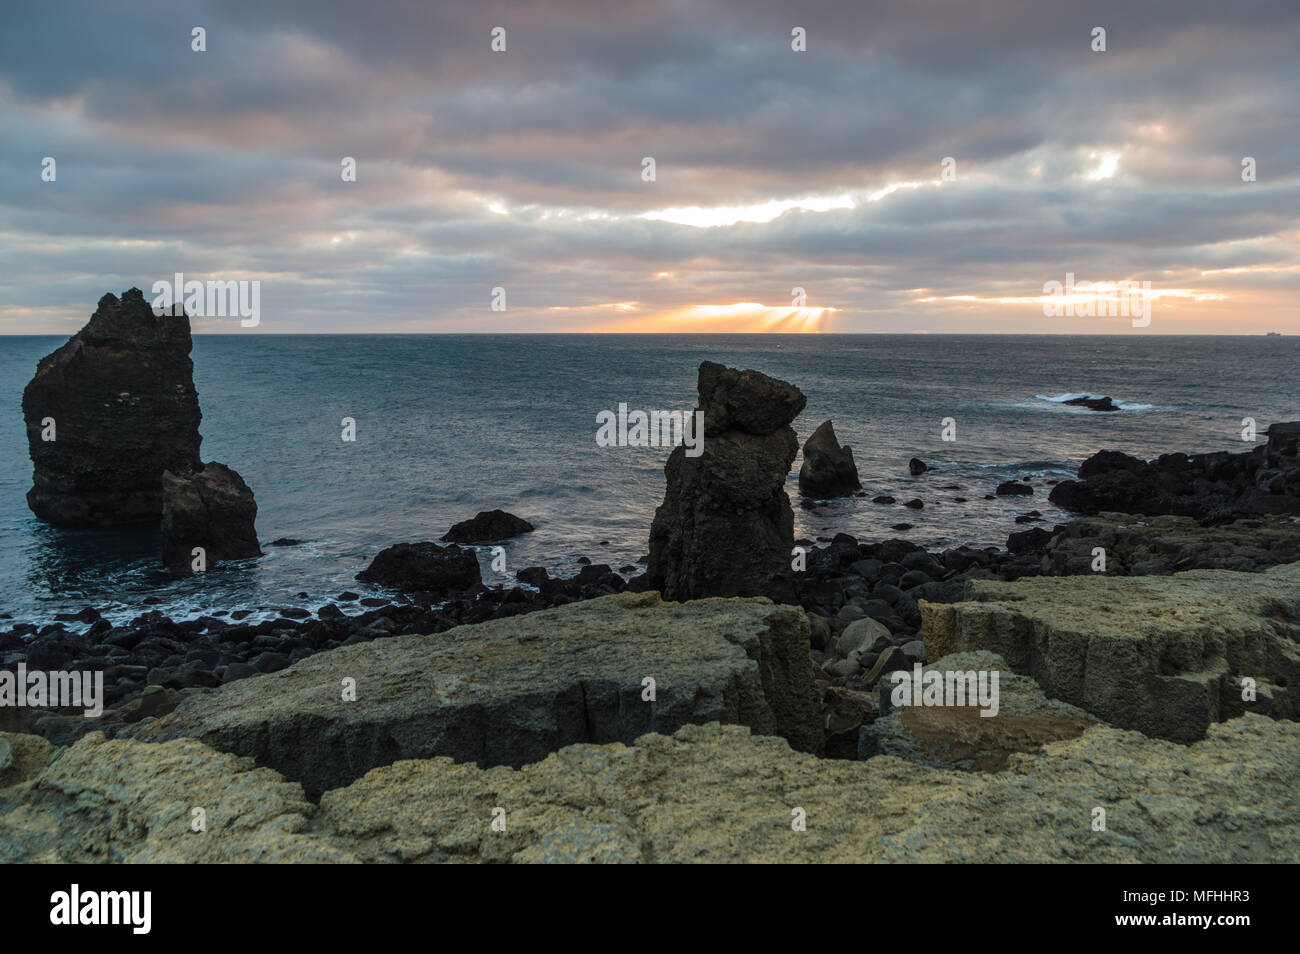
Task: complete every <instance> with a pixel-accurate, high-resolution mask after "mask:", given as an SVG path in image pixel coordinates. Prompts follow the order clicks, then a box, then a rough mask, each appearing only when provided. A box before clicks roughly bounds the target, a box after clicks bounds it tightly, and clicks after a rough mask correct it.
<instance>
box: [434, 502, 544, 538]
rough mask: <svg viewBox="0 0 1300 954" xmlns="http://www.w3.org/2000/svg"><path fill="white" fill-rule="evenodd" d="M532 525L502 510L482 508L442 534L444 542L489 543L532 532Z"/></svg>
mask: <svg viewBox="0 0 1300 954" xmlns="http://www.w3.org/2000/svg"><path fill="white" fill-rule="evenodd" d="M532 532H533V525H532V524H531V523H529V522H528V521H527V520H524V519H523V518H522V517H516V516H515V515H514V514H512V513H506V512H505V511H504V510H482V511H479V513H478V515H477V516H475V517H473V518H472V519H470V520H462V521H461V522H460V523H457V524H454V525H453V526H452V528H451V529H450V530H448V531H447V532H446V533H445V534H443V536H442V540H443V542H444V543H489V542H491V541H494V540H508V539H510V538H511V537H517V536H520V535H521V534H525V533H532Z"/></svg>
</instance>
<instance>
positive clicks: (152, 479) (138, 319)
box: [23, 288, 202, 528]
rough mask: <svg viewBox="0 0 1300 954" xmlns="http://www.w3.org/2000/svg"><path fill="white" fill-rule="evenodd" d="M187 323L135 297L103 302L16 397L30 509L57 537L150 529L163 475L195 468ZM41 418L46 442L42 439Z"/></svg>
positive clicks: (196, 415)
mask: <svg viewBox="0 0 1300 954" xmlns="http://www.w3.org/2000/svg"><path fill="white" fill-rule="evenodd" d="M190 347H191V340H190V326H189V320H188V319H187V318H186V317H185V316H184V315H164V316H162V317H157V316H155V315H154V313H153V310H152V309H151V308H150V307H149V304H148V303H147V302H146V301H145V298H144V295H143V293H142V292H141V291H140V289H138V288H132V289H130V290H128V291H126V292H123V293H122V297H121V298H120V299H119V298H117V297H115V296H114V295H105V296H104V297H103V298H101V299H100V300H99V307H98V308H97V309H96V311H95V313H94V315H92V316H91V318H90V321H88V322H87V323H86V325H85V327H83V328H82V329H81V330H80V331H78V332H77V333H76V334H75V335H73V336H72V338H71V339H69V341H68V342H67V343H66V344H64V345H63V346H62V347H60V348H59V349H58V350H56V351H54V352H52V353H51V354H49V355H47V356H46V357H44V358H42V359H41V360H40V362H39V363H38V364H37V366H36V376H35V377H34V378H32V380H31V382H30V383H29V384H28V385H27V387H26V389H25V390H24V391H23V418H24V420H25V421H26V424H27V442H28V447H29V450H30V453H31V457H32V463H33V464H34V465H35V474H34V476H33V482H32V483H33V485H32V489H31V490H30V491H28V493H27V504H28V506H29V507H31V509H32V513H34V514H36V516H38V517H40V518H41V519H42V520H45V521H47V522H49V523H52V524H55V525H56V526H61V527H92V528H93V527H117V526H128V525H132V524H150V523H157V522H158V520H159V519H160V518H161V516H162V508H163V499H162V497H163V494H162V475H163V473H164V471H171V472H173V473H186V472H189V471H195V470H198V469H199V468H200V467H201V466H202V462H201V461H200V459H199V443H200V440H201V438H200V437H199V422H200V420H201V419H202V414H201V413H200V412H199V398H198V393H197V392H196V391H195V389H194V364H193V362H192V361H191V360H190ZM46 418H53V420H54V428H55V431H54V436H55V439H54V440H52V441H45V440H43V439H42V431H43V429H44V425H43V424H42V421H43V420H45V419H46Z"/></svg>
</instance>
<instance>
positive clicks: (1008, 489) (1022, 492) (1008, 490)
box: [994, 480, 1034, 497]
mask: <svg viewBox="0 0 1300 954" xmlns="http://www.w3.org/2000/svg"><path fill="white" fill-rule="evenodd" d="M994 493H995V494H997V495H998V496H999V497H1032V496H1033V495H1034V488H1033V487H1030V486H1029V485H1028V484H1022V483H1020V481H1018V480H1004V481H1003V482H1002V483H1000V484H998V489H997V490H995V491H994Z"/></svg>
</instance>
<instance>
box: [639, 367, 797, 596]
mask: <svg viewBox="0 0 1300 954" xmlns="http://www.w3.org/2000/svg"><path fill="white" fill-rule="evenodd" d="M698 387H699V395H700V408H699V409H700V410H702V411H703V412H704V433H705V441H704V444H703V452H702V453H701V454H700V455H699V456H698V457H688V456H687V455H686V450H685V448H684V447H678V448H676V449H675V450H674V451H673V452H672V454H671V455H670V456H669V458H668V463H667V465H665V467H664V473H665V475H666V476H667V478H668V487H667V490H666V491H665V493H664V502H663V504H661V505H660V507H659V509H658V510H657V511H655V518H654V522H653V524H652V525H651V528H650V559H649V563H648V565H647V568H646V574H645V586H646V588H647V589H657V590H660V591H661V592H662V593H663V596H664V599H668V600H690V599H699V598H702V597H708V596H767V597H770V598H771V599H773V600H775V601H776V602H779V603H794V602H797V597H796V594H795V583H794V573H793V571H792V569H791V566H790V560H791V550H792V549H793V547H794V513H793V511H791V509H790V498H789V496H788V495H787V494H786V490H785V479H786V476H787V475H788V474H789V472H790V465H791V464H793V463H794V458H795V455H796V453H797V452H798V450H799V443H798V441H797V439H796V438H795V434H794V430H793V429H792V428H791V427H790V422H791V421H793V420H794V418H795V417H796V416H797V415H798V414H799V412H800V411H802V410H803V407H804V404H805V402H806V399H805V398H804V396H803V393H802V392H800V390H799V389H798V388H796V387H795V386H794V385H792V384H789V383H787V382H785V381H778V380H777V379H775V378H770V377H768V376H767V375H765V374H761V373H759V372H758V371H737V370H736V369H734V368H725V367H723V366H722V365H720V364H715V363H713V362H712V361H705V362H703V363H702V364H701V365H700V373H699V384H698Z"/></svg>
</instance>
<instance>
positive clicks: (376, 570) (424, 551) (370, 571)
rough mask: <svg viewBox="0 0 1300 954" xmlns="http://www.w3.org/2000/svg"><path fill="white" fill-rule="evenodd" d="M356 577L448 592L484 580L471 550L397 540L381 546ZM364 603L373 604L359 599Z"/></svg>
mask: <svg viewBox="0 0 1300 954" xmlns="http://www.w3.org/2000/svg"><path fill="white" fill-rule="evenodd" d="M357 579H358V580H361V581H363V582H366V583H377V584H379V585H380V586H391V587H394V588H395V589H399V590H406V591H413V590H424V591H427V592H429V593H434V594H439V595H447V594H451V593H463V592H465V591H466V590H469V589H471V588H473V587H475V586H479V585H481V584H482V582H483V577H482V573H481V571H480V570H479V565H478V557H477V556H475V555H474V551H473V550H466V549H462V548H461V547H458V546H456V545H455V544H452V545H450V546H446V547H440V546H438V545H437V544H436V543H428V542H425V543H399V544H396V545H394V546H391V547H388V548H386V549H384V550H381V551H380V552H379V554H378V555H377V556H376V557H375V559H374V560H373V561H372V562H371V564H370V566H369V567H367V568H366V569H364V570H362V571H361V572H360V573H358V574H357ZM361 603H362V604H363V605H366V606H369V605H374V604H371V603H367V601H366V600H362V601H361Z"/></svg>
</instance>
